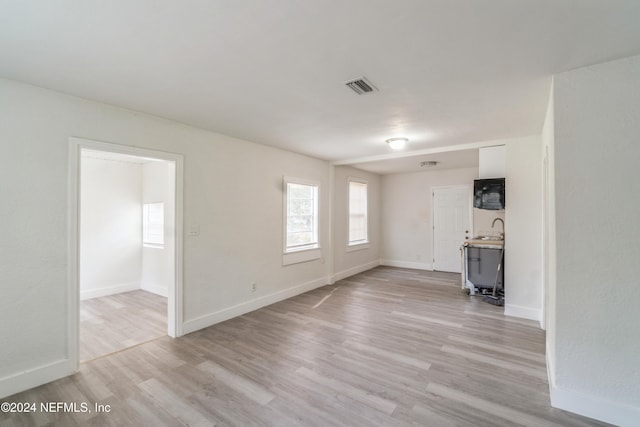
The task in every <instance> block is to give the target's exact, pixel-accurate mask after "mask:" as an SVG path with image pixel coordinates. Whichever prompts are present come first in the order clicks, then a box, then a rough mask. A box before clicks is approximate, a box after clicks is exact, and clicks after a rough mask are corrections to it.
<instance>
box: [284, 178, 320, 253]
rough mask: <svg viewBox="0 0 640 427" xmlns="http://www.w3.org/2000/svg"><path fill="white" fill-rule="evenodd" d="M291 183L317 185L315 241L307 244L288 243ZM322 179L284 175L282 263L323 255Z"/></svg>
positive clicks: (315, 193)
mask: <svg viewBox="0 0 640 427" xmlns="http://www.w3.org/2000/svg"><path fill="white" fill-rule="evenodd" d="M289 184H295V185H306V186H311V187H315V191H314V200H315V203H314V215H313V216H314V217H313V223H314V228H315V230H314V234H315V237H316V238H315V242H314V243H311V244H306V245H297V246H289V245H287V237H288V234H289V233H288V231H289V230H288V218H289V215H288V214H289ZM321 190H322V189H321V185H320V181H316V180H311V179H305V178H297V177H291V176H284V177H282V218H283V222H282V264H283V265H290V264H297V263H300V262H307V261H312V260H315V259H319V258H321V256H322V252H321V246H320V240H321V234H320V231H321V221H320V195H321Z"/></svg>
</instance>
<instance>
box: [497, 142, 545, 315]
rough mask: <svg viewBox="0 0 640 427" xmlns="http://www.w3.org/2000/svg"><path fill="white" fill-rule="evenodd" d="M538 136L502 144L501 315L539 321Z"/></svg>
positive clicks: (540, 276) (539, 196) (539, 166)
mask: <svg viewBox="0 0 640 427" xmlns="http://www.w3.org/2000/svg"><path fill="white" fill-rule="evenodd" d="M540 145H541V142H540V137H539V136H533V137H527V138H519V139H513V140H509V142H508V143H507V144H506V157H507V176H506V187H507V188H506V195H505V199H506V201H505V248H504V259H505V266H504V283H505V314H507V315H512V316H517V317H524V318H527V319H532V320H540V316H541V312H542V163H541V159H540Z"/></svg>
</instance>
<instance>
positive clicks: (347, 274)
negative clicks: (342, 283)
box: [331, 259, 380, 283]
mask: <svg viewBox="0 0 640 427" xmlns="http://www.w3.org/2000/svg"><path fill="white" fill-rule="evenodd" d="M379 265H380V260H378V259H377V260H375V261H371V262H368V263H366V264H362V265H357V266H355V267H351V268H348V269H346V270H342V271H339V272H337V273H334V274H333V276H332V277H331V283H334V282H337V281H338V280H342V279H345V278H347V277H350V276H353V275H356V274H358V273H362V272H363V271H367V270H371V269H372V268H376V267H377V266H379Z"/></svg>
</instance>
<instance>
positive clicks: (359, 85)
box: [345, 77, 378, 95]
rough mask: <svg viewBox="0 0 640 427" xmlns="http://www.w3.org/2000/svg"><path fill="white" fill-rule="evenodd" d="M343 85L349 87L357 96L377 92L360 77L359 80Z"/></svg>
mask: <svg viewBox="0 0 640 427" xmlns="http://www.w3.org/2000/svg"><path fill="white" fill-rule="evenodd" d="M345 84H346V85H347V86H349V87H350V88H351V89H352V90H353V91H354V92H355V93H357V94H358V95H364V94H365V93H369V92H375V91H377V90H378V89H376V87H375V86H374V85H373V84H371V82H370V81H369V80H367V79H366V78H365V77H360V78H357V79H353V80H349V81H348V82H346V83H345Z"/></svg>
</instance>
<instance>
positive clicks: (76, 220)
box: [67, 137, 184, 371]
mask: <svg viewBox="0 0 640 427" xmlns="http://www.w3.org/2000/svg"><path fill="white" fill-rule="evenodd" d="M82 149H90V150H98V151H106V152H111V153H119V154H128V155H133V156H138V157H150V158H154V159H160V160H167V161H172V162H175V195H174V197H175V229H174V233H175V236H174V237H175V250H174V258H175V259H174V263H175V264H174V275H175V277H174V280H173V285H171V286H170V287H169V290H168V298H167V335H169V336H170V337H172V338H175V337H179V336H182V335H183V333H184V332H183V324H184V317H183V309H182V307H183V232H182V230H183V192H184V188H183V186H184V184H183V183H184V176H183V174H184V172H183V171H184V157H183V155H182V154H177V153H169V152H166V151H158V150H150V149H146V148H139V147H133V146H128V145H120V144H114V143H110V142H103V141H96V140H92V139H87V138H79V137H70V138H69V182H68V190H69V191H68V195H69V196H68V213H69V214H68V229H69V240H68V253H69V258H68V259H69V271H68V274H69V283H68V288H67V289H68V302H67V303H68V312H67V314H68V319H67V339H68V348H67V352H68V354H67V356H68V358H69V360H70V362H71V365H72V366H73V367H74V369H75V371H77V370H78V369H79V366H80V269H79V267H80V262H79V261H80V258H79V257H80V250H79V249H80V162H81V152H82Z"/></svg>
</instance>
